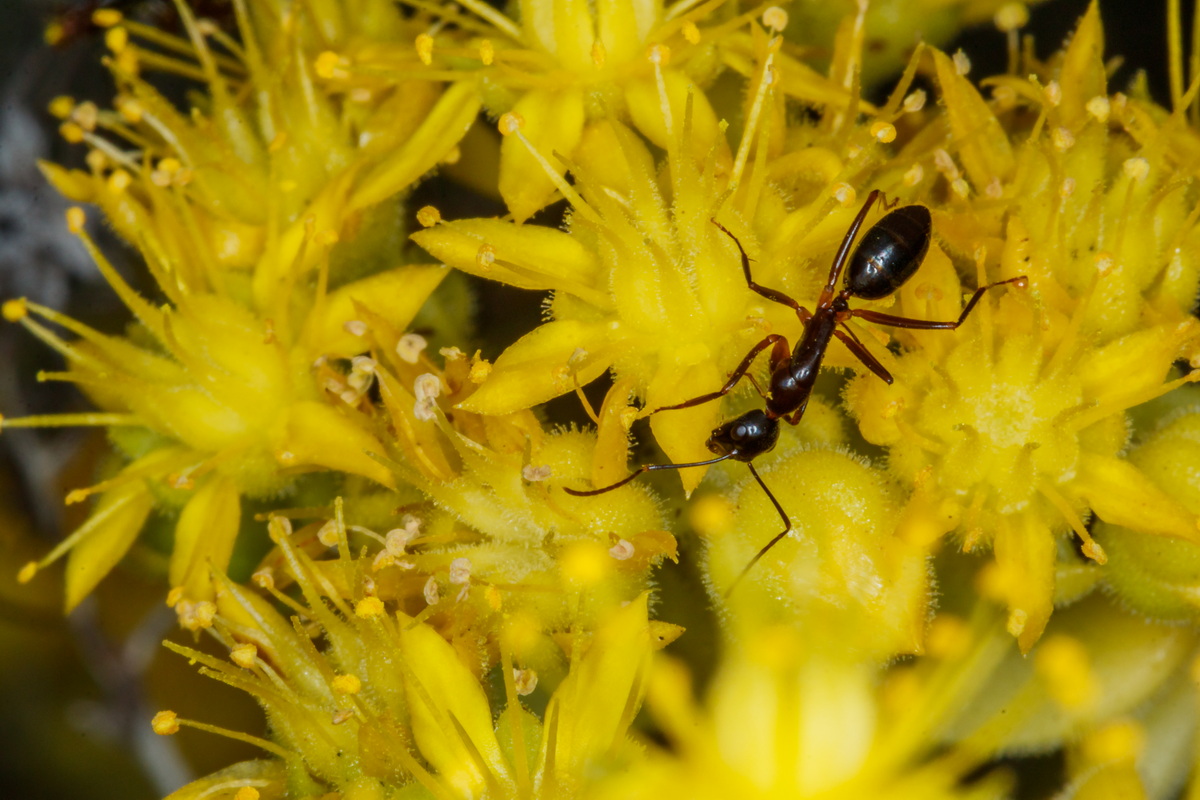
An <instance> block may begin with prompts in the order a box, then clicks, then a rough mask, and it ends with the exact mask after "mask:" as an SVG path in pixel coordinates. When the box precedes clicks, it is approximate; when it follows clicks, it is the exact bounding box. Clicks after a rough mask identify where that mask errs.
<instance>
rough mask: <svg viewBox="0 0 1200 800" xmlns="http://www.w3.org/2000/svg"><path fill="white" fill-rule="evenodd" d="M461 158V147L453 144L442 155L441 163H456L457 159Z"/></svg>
mask: <svg viewBox="0 0 1200 800" xmlns="http://www.w3.org/2000/svg"><path fill="white" fill-rule="evenodd" d="M461 158H462V149H461V148H460V147H459V146H458V145H454V147H451V148H450V150H449V151H447V153H446V155H445V156H443V157H442V163H443V164H457V163H458V161H459V159H461Z"/></svg>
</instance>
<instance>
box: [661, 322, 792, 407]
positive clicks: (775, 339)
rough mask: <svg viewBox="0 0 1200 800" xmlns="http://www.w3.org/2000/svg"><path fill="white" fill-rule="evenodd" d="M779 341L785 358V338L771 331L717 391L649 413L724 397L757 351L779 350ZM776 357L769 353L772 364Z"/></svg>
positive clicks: (786, 350) (751, 349)
mask: <svg viewBox="0 0 1200 800" xmlns="http://www.w3.org/2000/svg"><path fill="white" fill-rule="evenodd" d="M780 343H782V344H783V347H782V351H783V354H784V358H786V357H787V353H788V350H789V348H788V344H787V339H785V338H784V337H783V336H781V335H780V334H778V333H772V334H771V335H770V336H768V337H767V338H765V339H763V340H762V341H761V342H759V343H758V344H756V345H754V347H752V348H750V352H749V353H747V354H746V357H745V358H743V359H742V363H740V364H738V366H737V369H735V370H734V371H733V374H732V375H730V376H729V380H727V381H726V382H725V385H724V386H722V387H721V388H720V389H718V390H717V391H715V392H709V393H708V394H702V395H700V396H699V397H693V398H692V399H691V400H685V401H684V402H682V403H676V404H675V405H673V406H662V407H661V408H656V409H654V410H653V411H651V412H650V413H651V414H657V413H658V412H660V411H674V410H676V409H680V408H692V407H693V406H698V405H702V404H704V403H707V402H709V401H710V400H716V399H717V398H718V397H724V396H725V395H727V394H729V393H730V392H731V391H733V387H734V386H737V383H738V381H740V380H741V379H742V378H743V377H744V376H745V374H746V370H748V369H750V365H751V364H752V363H753V362H754V359H755V357H756V356H757V355H758V354H759V353H761V352H762V351H763V350H766V349H767V348H768V347H770V346H771V345H775V346H776V351H778V350H780V347H779V344H780ZM777 357H778V352H772V353H771V364H772V365H774V364H775V362H776V361H777V360H778V358H777ZM754 386H755V388H756V389H758V393H759V394H762V389H761V388H759V387H758V384H757V383H755V384H754ZM763 397H764V398H765V397H766V395H763Z"/></svg>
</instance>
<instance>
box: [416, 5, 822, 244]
mask: <svg viewBox="0 0 1200 800" xmlns="http://www.w3.org/2000/svg"><path fill="white" fill-rule="evenodd" d="M459 5H461V6H462V7H463V8H464V9H466V10H467V11H469V12H470V14H469V15H468V14H461V13H459V12H457V11H449V12H447V19H448V20H449V21H453V22H457V23H458V25H459V26H460V27H461V28H462V29H463V30H464V31H465V32H469V33H471V34H474V36H475V38H473V39H472V40H471V46H472V47H474V48H476V51H475V52H474V53H472V52H470V49H469V48H463V47H462V46H461V45H460V44H458V42H457V41H454V42H449V43H446V44H441V43H439V44H434V40H433V39H430V40H429V41H428V42H426V44H427V46H428V47H429V48H430V50H429V53H430V58H434V57H436V56H437V55H438V54H439V53H442V52H443V51H444V52H445V60H446V61H447V62H448V63H451V64H459V63H461V59H463V58H464V56H467V57H470V56H474V57H475V58H476V59H478V64H479V65H480V66H479V69H478V76H479V80H480V87H481V91H482V92H483V95H484V102H485V104H486V106H487V108H488V110H489V111H490V112H491V113H492V114H495V115H501V114H512V115H513V118H514V119H520V120H521V121H522V123H523V125H524V135H525V136H526V137H527V139H528V142H529V144H530V145H532V148H533V149H532V151H531V150H530V149H529V147H527V146H526V145H525V144H523V143H522V142H520V141H517V140H516V139H513V138H511V137H510V138H506V139H504V141H503V142H502V143H501V145H500V165H499V180H498V183H499V192H500V195H501V197H503V198H504V201H505V202H506V203H507V204H508V208H509V210H510V211H511V212H512V215H513V217H514V218H515V219H516V221H517V222H518V223H520V222H524V221H525V220H526V219H528V218H529V217H530V216H532V215H533V214H534V213H535V212H536V211H537V210H538V209H540V208H542V207H543V206H545V205H546V204H547V203H549V202H551V201H553V200H554V199H556V198H557V197H558V196H559V191H560V189H559V186H558V184H559V183H561V178H562V175H563V173H564V172H565V170H566V168H567V166H568V164H571V163H573V162H574V161H575V160H576V159H578V158H579V157H581V148H583V147H586V145H587V142H588V140H589V139H591V138H594V137H595V136H598V135H599V136H604V135H607V134H606V133H605V131H606V130H607V129H608V127H609V124H610V122H612V121H619V122H621V123H622V124H629V125H632V126H633V127H634V128H635V129H636V130H638V131H639V132H640V133H641V134H642V135H644V136H645V137H646V138H648V139H649V140H650V141H652V142H654V143H655V144H656V145H658V146H659V147H662V148H667V147H675V146H677V145H678V130H677V129H676V130H672V122H671V120H672V119H674V120H676V121H678V120H680V119H682V117H683V116H684V114H685V110H686V109H689V108H690V114H691V128H690V131H689V135H688V136H687V137H686V138H685V139H684V144H683V147H685V148H686V149H687V150H688V152H689V153H691V154H692V155H693V156H694V157H695V158H698V159H705V158H710V157H711V158H712V159H713V169H714V170H715V171H716V172H718V173H722V174H723V173H726V172H728V170H729V167H730V158H731V153H730V152H729V149H728V146H727V145H726V143H725V139H724V137H723V136H722V135H721V130H720V126H719V125H718V117H717V115H716V113H715V112H714V110H713V108H712V106H711V105H710V103H709V100H708V98H707V97H706V96H705V94H704V92H703V91H701V87H703V86H707V85H709V84H711V83H712V82H713V80H714V79H715V78H716V77H717V76H718V75H719V74H720V73H721V71H722V70H723V69H724V66H725V64H724V63H723V61H726V60H728V61H729V63H733V64H734V66H735V68H739V67H747V66H748V67H749V68H750V69H751V70H752V69H753V64H754V60H755V56H756V52H755V50H756V48H755V47H754V46H753V45H752V44H750V43H749V40H748V39H744V40H743V39H742V38H739V37H735V36H734V35H733V32H734V31H736V30H737V29H738V28H741V27H743V26H744V25H745V23H746V21H747V20H748V19H749V18H750V16H751V15H750V14H743V15H740V16H731V15H730V14H725V13H724V12H723V11H722V12H720V15H721V16H723V17H724V19H722V20H720V21H719V22H718V21H715V20H714V19H713V17H715V16H718V14H717V13H714V8H716V7H719V6H720V4H719V3H718V4H711V3H710V4H696V3H677V4H675V5H673V6H671V7H670V8H665V7H664V4H663V3H662V1H661V0H602V2H599V3H595V4H589V3H581V2H573V1H572V0H553V1H552V2H545V3H542V2H536V1H535V0H522V2H520V3H518V4H517V8H518V10H519V12H520V13H519V18H518V19H516V20H514V19H510V18H509V17H507V16H504V15H503V14H501V13H499V12H498V11H496V10H494V9H493V8H491V7H490V6H488V5H487V4H485V3H482V2H479V0H459ZM773 11H774V12H775V15H774V16H773V17H772V18H773V19H777V18H778V17H779V15H782V19H783V21H784V24H786V14H783V12H782V11H781V10H780V9H773ZM701 25H704V26H705V27H700V26H701ZM779 27H782V25H780V26H779ZM735 40H736V42H737V44H738V48H739V52H738V53H737V54H733V53H730V54H729V55H728V56H726V54H725V44H726V42H732V41H735ZM420 46H421V42H418V47H420ZM760 46H761V43H760ZM783 61H785V62H786V63H787V65H788V68H789V72H788V76H789V80H788V81H787V82H786V85H787V86H788V87H789V89H791V88H795V89H796V90H797V91H799V92H800V93H801V94H802V95H803V96H806V97H807V98H809V99H819V100H824V101H830V100H832V99H834V98H837V99H839V100H840V99H842V98H844V97H845V92H844V90H843V89H841V87H839V86H836V85H834V84H833V83H831V82H830V81H828V80H826V79H824V78H822V77H821V76H819V75H817V74H816V73H815V72H812V71H811V70H809V69H807V68H806V67H803V66H801V65H800V64H799V62H796V61H794V60H793V59H790V58H784V59H783ZM460 68H461V67H460ZM676 124H678V122H676ZM539 154H541V156H544V157H539Z"/></svg>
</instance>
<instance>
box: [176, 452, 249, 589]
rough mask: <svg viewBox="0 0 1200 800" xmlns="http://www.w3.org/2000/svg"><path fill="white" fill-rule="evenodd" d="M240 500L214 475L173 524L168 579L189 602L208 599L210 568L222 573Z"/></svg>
mask: <svg viewBox="0 0 1200 800" xmlns="http://www.w3.org/2000/svg"><path fill="white" fill-rule="evenodd" d="M241 515H242V511H241V498H240V496H239V494H238V490H237V487H236V486H234V484H233V481H231V480H229V479H228V478H225V477H223V476H220V475H215V476H213V477H211V478H209V479H208V480H206V481H204V483H202V484H201V485H200V487H199V488H198V489H196V492H195V494H193V495H192V496H191V498H190V499H189V500H188V502H187V505H185V506H184V507H183V511H182V512H181V513H180V515H179V522H177V523H176V524H175V547H174V549H173V550H172V551H171V566H170V569H169V570H168V573H167V576H168V579H169V580H170V582H171V586H172V587H175V586H182V587H183V588H184V596H185V597H187V598H188V599H189V600H211V599H212V598H213V585H212V579H211V577H210V572H209V570H210V568H211V569H215V570H217V571H219V572H224V571H225V569H226V567H228V566H229V558H230V556H231V555H232V554H233V544H234V542H235V541H236V539H237V533H238V525H239V523H240V522H241Z"/></svg>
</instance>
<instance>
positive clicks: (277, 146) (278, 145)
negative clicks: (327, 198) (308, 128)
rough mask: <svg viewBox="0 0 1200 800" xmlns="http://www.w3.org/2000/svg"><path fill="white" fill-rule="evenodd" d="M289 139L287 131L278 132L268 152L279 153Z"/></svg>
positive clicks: (268, 147) (273, 137) (272, 138)
mask: <svg viewBox="0 0 1200 800" xmlns="http://www.w3.org/2000/svg"><path fill="white" fill-rule="evenodd" d="M287 140H288V135H287V131H280V132H279V133H277V134H275V135H274V136H272V137H271V142H270V144H268V145H267V152H268V153H278V152H279V151H280V150H282V149H283V147H284V145H286V144H287ZM163 161H166V159H163ZM160 166H161V163H160Z"/></svg>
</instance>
